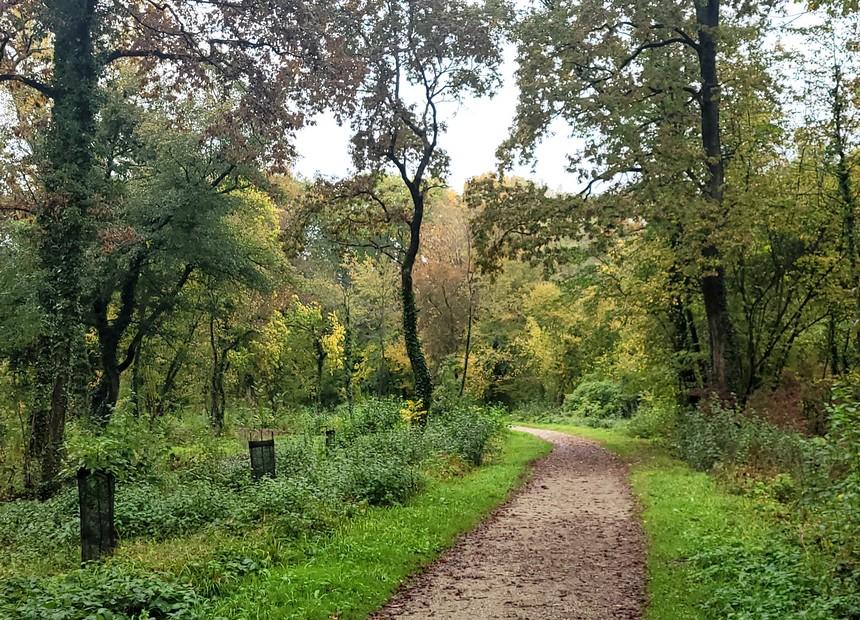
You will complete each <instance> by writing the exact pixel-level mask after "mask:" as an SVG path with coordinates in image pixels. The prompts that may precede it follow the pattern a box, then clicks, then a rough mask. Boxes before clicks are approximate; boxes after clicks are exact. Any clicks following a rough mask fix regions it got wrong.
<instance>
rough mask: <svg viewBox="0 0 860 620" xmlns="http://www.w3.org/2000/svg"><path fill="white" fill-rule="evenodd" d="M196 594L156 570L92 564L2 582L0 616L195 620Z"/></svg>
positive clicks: (38, 619)
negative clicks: (51, 574)
mask: <svg viewBox="0 0 860 620" xmlns="http://www.w3.org/2000/svg"><path fill="white" fill-rule="evenodd" d="M199 602H200V598H199V597H198V595H197V594H196V593H195V592H194V590H193V589H192V588H190V587H189V586H186V585H184V584H181V583H179V582H177V581H176V580H175V579H174V578H172V577H169V576H167V575H164V574H160V573H136V572H132V571H129V570H128V569H126V568H123V567H121V566H119V565H112V564H108V565H106V566H93V567H90V568H87V569H83V570H77V571H74V572H72V573H69V574H67V575H63V576H61V577H52V578H47V579H34V578H18V579H10V580H6V581H2V582H0V617H2V618H16V619H17V620H45V619H47V618H50V619H51V620H101V619H105V620H107V619H108V618H111V619H114V620H126V619H128V620H132V619H142V618H151V619H161V618H171V619H175V620H193V619H195V618H202V616H201V615H199V614H197V613H195V611H194V610H195V608H196V607H197V606H198V603H199Z"/></svg>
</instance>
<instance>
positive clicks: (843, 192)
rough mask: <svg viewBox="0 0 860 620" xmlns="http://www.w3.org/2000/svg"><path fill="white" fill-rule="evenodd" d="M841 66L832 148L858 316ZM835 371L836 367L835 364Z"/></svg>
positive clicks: (856, 355)
mask: <svg viewBox="0 0 860 620" xmlns="http://www.w3.org/2000/svg"><path fill="white" fill-rule="evenodd" d="M843 81H844V79H843V76H842V70H841V67H839V66H837V67H836V68H835V70H834V75H833V91H832V97H833V106H832V107H833V151H834V154H835V156H836V162H835V163H836V170H835V172H836V184H837V187H838V190H839V202H841V203H842V239H843V246H844V248H843V252H844V254H845V255H846V257H847V258H848V268H849V270H850V275H849V277H850V281H851V289H852V290H853V291H854V308H855V312H856V316H857V318H860V255H858V246H857V202H858V200H857V196H856V194H855V193H854V188H853V178H852V170H851V165H850V163H849V154H848V146H847V142H848V140H847V137H846V134H847V132H848V128H847V127H846V119H845V108H846V105H847V101H846V97H847V94H846V92H845V85H844V84H843ZM852 344H853V347H852V349H853V355H852V358H853V359H852V360H851V361H852V363H853V364H854V365H856V364H858V363H860V331H858V332H857V333H855V334H854V337H853V343H852ZM834 371H836V372H837V373H838V369H837V368H836V367H835V366H834Z"/></svg>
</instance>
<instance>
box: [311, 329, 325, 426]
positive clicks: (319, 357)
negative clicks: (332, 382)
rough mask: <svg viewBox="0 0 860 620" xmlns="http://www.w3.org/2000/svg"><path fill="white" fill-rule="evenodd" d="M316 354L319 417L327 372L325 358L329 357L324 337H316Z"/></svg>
mask: <svg viewBox="0 0 860 620" xmlns="http://www.w3.org/2000/svg"><path fill="white" fill-rule="evenodd" d="M313 338H314V352H315V356H316V362H317V376H316V389H315V391H316V410H317V415H319V414H320V413H322V383H323V372H324V370H325V358H326V357H328V354H327V353H326V350H325V347H323V343H322V336H318V335H314V336H313Z"/></svg>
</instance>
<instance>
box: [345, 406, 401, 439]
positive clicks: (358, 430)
mask: <svg viewBox="0 0 860 620" xmlns="http://www.w3.org/2000/svg"><path fill="white" fill-rule="evenodd" d="M402 407H403V403H402V402H401V401H399V400H395V399H392V398H375V399H370V400H364V401H360V402H358V403H356V405H355V410H354V411H353V413H352V417H348V416H347V417H344V418H343V421H342V424H341V428H340V432H339V433H338V438H339V441H340V442H341V443H349V442H350V441H352V440H353V439H355V438H357V437H360V436H362V435H370V434H373V433H381V432H384V431H390V430H393V429H396V428H399V427H402V426H403V424H404V423H403V417H402V416H401V415H400V409H401V408H402Z"/></svg>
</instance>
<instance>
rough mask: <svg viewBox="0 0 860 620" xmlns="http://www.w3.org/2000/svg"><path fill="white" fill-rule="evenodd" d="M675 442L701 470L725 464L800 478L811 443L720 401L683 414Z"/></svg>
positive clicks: (681, 454) (689, 460) (687, 458)
mask: <svg viewBox="0 0 860 620" xmlns="http://www.w3.org/2000/svg"><path fill="white" fill-rule="evenodd" d="M675 443H676V447H677V449H678V452H679V454H680V456H681V458H683V459H684V460H685V461H687V462H688V463H689V464H690V465H692V466H693V467H694V468H696V469H699V470H701V471H708V470H710V469H712V468H713V467H714V465H716V464H717V463H725V464H735V465H745V466H750V467H753V468H755V469H757V470H758V471H760V472H764V473H769V474H775V473H778V472H781V471H784V472H789V473H792V474H794V475H796V476H798V477H800V476H802V471H803V469H804V454H805V451H806V449H807V444H808V442H807V441H806V440H805V439H804V438H803V437H801V436H800V435H798V434H797V433H793V432H787V431H783V430H780V429H778V428H776V427H774V426H772V425H771V424H769V423H767V422H765V421H764V420H761V419H758V418H751V417H748V416H745V415H743V414H742V413H740V412H738V411H737V410H735V409H731V408H726V407H724V406H722V405H721V404H720V403H718V402H709V403H707V404H706V406H705V407H700V408H698V409H695V410H691V411H687V412H685V413H683V414H681V415H680V416H679V419H678V426H677V429H676V442H675Z"/></svg>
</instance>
